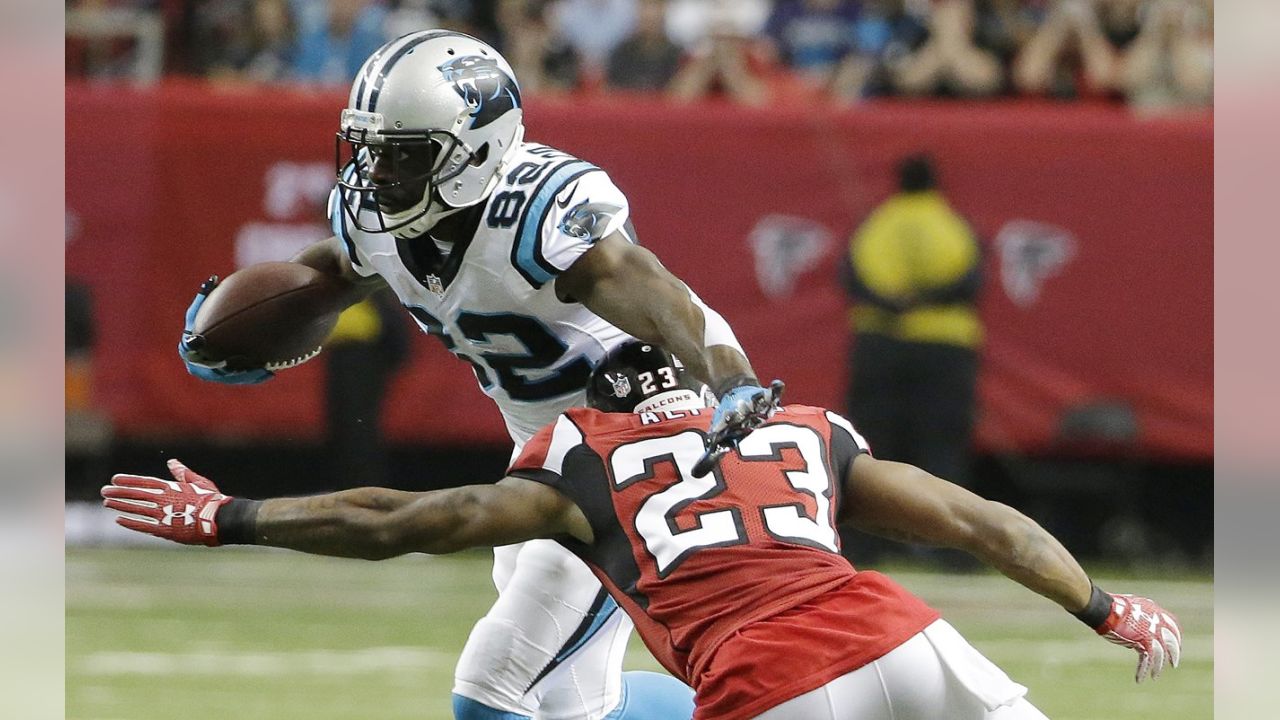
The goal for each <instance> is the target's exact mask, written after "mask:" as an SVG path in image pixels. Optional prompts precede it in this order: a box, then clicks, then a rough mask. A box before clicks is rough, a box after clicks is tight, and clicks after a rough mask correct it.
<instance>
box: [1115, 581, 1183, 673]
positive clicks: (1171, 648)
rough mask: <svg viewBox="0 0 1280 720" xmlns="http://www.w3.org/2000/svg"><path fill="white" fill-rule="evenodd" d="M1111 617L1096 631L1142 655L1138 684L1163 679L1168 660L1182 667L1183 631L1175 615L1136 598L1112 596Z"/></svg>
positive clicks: (1139, 662) (1148, 601)
mask: <svg viewBox="0 0 1280 720" xmlns="http://www.w3.org/2000/svg"><path fill="white" fill-rule="evenodd" d="M1111 597H1112V603H1111V614H1110V615H1108V616H1107V619H1106V621H1104V622H1103V623H1102V624H1101V625H1099V626H1098V627H1097V628H1095V630H1096V631H1097V633H1098V634H1099V635H1101V636H1103V637H1104V638H1106V639H1107V640H1109V641H1111V642H1113V643H1115V644H1117V645H1123V646H1124V647H1127V648H1131V649H1133V650H1136V651H1137V652H1138V671H1137V673H1136V674H1135V675H1134V680H1136V681H1137V682H1142V681H1143V680H1145V679H1146V678H1147V677H1148V676H1150V677H1151V679H1152V680H1154V679H1156V678H1157V677H1159V676H1160V671H1161V670H1163V669H1164V664H1165V660H1166V659H1168V661H1169V663H1170V664H1172V665H1173V666H1174V667H1178V660H1179V657H1180V655H1181V653H1182V630H1181V629H1180V628H1179V627H1178V621H1177V619H1175V618H1174V617H1173V614H1172V613H1170V612H1168V611H1166V610H1165V609H1164V608H1162V607H1160V606H1159V605H1157V604H1155V602H1153V601H1152V600H1149V599H1147V598H1144V597H1138V596H1136V595H1112V596H1111Z"/></svg>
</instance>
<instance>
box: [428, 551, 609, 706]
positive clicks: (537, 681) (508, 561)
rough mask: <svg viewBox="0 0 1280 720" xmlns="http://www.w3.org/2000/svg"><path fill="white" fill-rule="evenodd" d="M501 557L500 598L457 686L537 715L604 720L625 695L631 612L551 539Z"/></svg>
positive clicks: (490, 702)
mask: <svg viewBox="0 0 1280 720" xmlns="http://www.w3.org/2000/svg"><path fill="white" fill-rule="evenodd" d="M493 559H494V562H493V581H494V584H495V585H497V587H498V600H497V601H496V602H495V603H494V604H493V607H492V608H490V609H489V612H488V614H486V615H485V616H484V617H483V618H481V620H480V621H479V622H478V623H476V626H475V627H474V628H473V629H472V630H471V635H470V637H468V638H467V644H466V646H465V647H464V648H463V650H462V656H461V657H460V658H459V659H458V665H457V669H456V670H455V672H454V686H453V692H455V693H457V694H458V695H462V696H464V697H468V698H471V699H472V700H475V701H477V702H480V703H483V704H484V705H487V706H489V707H491V708H495V709H499V710H503V711H506V712H510V713H516V714H520V715H528V716H531V717H535V718H537V719H538V720H599V718H601V717H603V716H604V715H605V714H607V713H608V712H609V711H610V710H612V709H613V708H614V707H615V706H616V705H617V704H618V702H619V701H620V700H621V696H622V659H623V655H624V654H625V652H626V648H627V639H628V638H629V636H630V634H631V630H632V627H633V626H632V624H631V620H630V618H628V617H627V616H626V613H624V612H623V611H622V610H621V608H619V607H618V606H617V604H616V603H615V602H614V601H613V599H612V598H610V597H609V596H608V594H607V593H606V592H605V591H604V589H603V588H602V587H601V586H600V582H599V581H598V580H596V578H595V576H594V575H592V574H591V571H590V570H589V569H587V566H586V565H585V564H583V562H582V561H581V560H579V559H578V558H577V557H576V556H574V555H573V554H572V553H570V552H569V551H568V550H565V549H564V548H563V547H561V546H560V545H558V544H557V543H555V542H553V541H551V540H530V541H529V542H524V543H519V544H517V545H507V546H504V547H499V548H494V551H493Z"/></svg>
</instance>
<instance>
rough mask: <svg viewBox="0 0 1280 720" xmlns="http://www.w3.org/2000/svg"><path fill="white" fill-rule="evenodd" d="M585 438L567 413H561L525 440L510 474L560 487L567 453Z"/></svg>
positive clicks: (562, 481) (508, 472) (509, 469)
mask: <svg viewBox="0 0 1280 720" xmlns="http://www.w3.org/2000/svg"><path fill="white" fill-rule="evenodd" d="M583 442H584V438H583V436H582V431H581V430H579V429H578V426H577V425H576V424H575V423H574V422H573V420H571V419H570V418H569V416H568V415H564V414H562V415H560V416H559V417H558V418H556V421H555V422H554V423H551V424H550V425H547V426H546V427H544V428H542V429H541V430H539V431H538V432H537V434H535V435H534V436H533V437H532V438H530V439H529V442H527V443H525V445H524V447H523V448H521V450H520V454H519V455H518V456H517V457H516V459H515V461H513V462H512V463H511V467H510V468H508V469H507V474H508V475H511V476H513V477H519V478H524V479H526V480H533V481H535V482H540V483H543V484H546V485H550V486H551V487H554V488H556V489H561V488H562V487H563V485H564V480H563V477H562V473H563V470H564V460H565V457H566V456H567V455H568V454H569V451H571V450H573V449H574V448H576V447H578V446H580V445H582V444H583Z"/></svg>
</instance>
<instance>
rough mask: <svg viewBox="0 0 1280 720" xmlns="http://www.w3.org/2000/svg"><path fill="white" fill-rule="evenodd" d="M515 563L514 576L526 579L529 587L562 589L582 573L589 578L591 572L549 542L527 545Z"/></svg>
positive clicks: (570, 555)
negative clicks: (516, 563)
mask: <svg viewBox="0 0 1280 720" xmlns="http://www.w3.org/2000/svg"><path fill="white" fill-rule="evenodd" d="M517 562H518V565H517V568H516V574H517V575H519V576H526V577H528V578H529V579H528V580H527V584H528V585H529V586H531V587H539V588H559V587H564V586H565V585H566V583H569V582H572V581H574V580H576V579H578V578H579V577H582V576H583V575H584V573H585V576H587V577H590V572H591V571H590V570H587V568H586V566H585V565H583V564H582V561H581V560H578V559H577V558H576V557H575V556H574V555H572V554H570V553H568V552H566V551H564V550H563V549H561V548H560V547H559V546H556V545H554V544H552V543H550V542H549V541H546V542H537V541H534V542H531V543H529V544H528V547H526V548H525V549H524V550H522V551H521V552H520V557H519V559H518V560H517ZM591 579H594V578H591Z"/></svg>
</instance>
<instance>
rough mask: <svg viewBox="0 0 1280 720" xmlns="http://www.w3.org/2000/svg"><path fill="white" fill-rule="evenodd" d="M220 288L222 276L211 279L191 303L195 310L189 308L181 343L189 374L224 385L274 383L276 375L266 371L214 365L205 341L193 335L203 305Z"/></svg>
mask: <svg viewBox="0 0 1280 720" xmlns="http://www.w3.org/2000/svg"><path fill="white" fill-rule="evenodd" d="M216 287H218V276H217V275H213V276H210V278H209V279H208V280H205V281H204V284H202V285H201V286H200V292H198V293H196V299H195V300H192V301H191V307H189V308H187V315H186V318H185V324H184V325H183V327H182V340H181V341H180V342H179V343H178V356H179V357H181V358H182V362H183V363H184V364H185V365H186V366H187V372H189V373H191V374H192V375H195V376H196V377H198V378H200V379H201V380H208V381H209V382H216V383H222V384H224V385H257V384H258V383H260V382H265V381H266V380H270V379H271V378H272V377H274V376H275V373H273V372H271V371H270V370H267V369H266V368H254V369H252V370H228V369H226V362H225V361H221V360H219V361H217V362H212V361H210V360H208V359H207V358H205V357H204V354H203V353H202V352H201V350H202V349H203V347H204V338H203V337H202V336H200V335H196V334H195V333H193V332H192V331H191V327H192V326H193V325H194V324H195V321H196V313H198V312H200V306H201V305H203V304H204V301H205V298H208V297H209V293H211V292H213V289H214V288H216Z"/></svg>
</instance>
